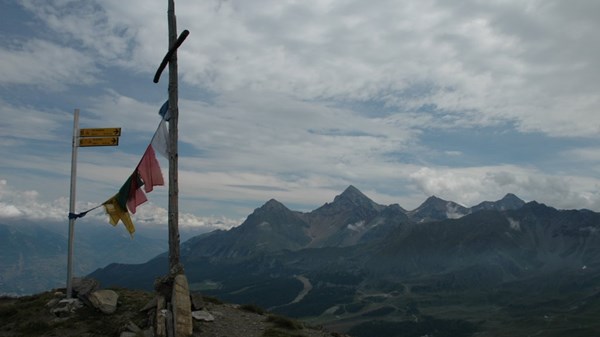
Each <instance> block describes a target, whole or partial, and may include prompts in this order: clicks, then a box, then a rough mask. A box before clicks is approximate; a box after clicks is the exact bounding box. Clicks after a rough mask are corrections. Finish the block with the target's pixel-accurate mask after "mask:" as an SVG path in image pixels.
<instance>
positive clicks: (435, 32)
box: [0, 0, 600, 225]
mask: <svg viewBox="0 0 600 337" xmlns="http://www.w3.org/2000/svg"><path fill="white" fill-rule="evenodd" d="M166 6H167V1H152V2H150V1H142V0H129V1H117V0H102V1H83V0H82V1H76V0H75V1H67V0H21V1H9V0H0V9H1V12H2V13H3V14H1V15H2V16H3V20H1V21H2V23H0V28H1V31H0V42H1V43H0V113H1V114H2V119H1V120H2V122H0V134H1V135H2V137H1V138H0V144H1V145H2V146H0V156H1V157H2V158H3V159H2V161H1V164H0V179H1V181H2V185H0V188H1V189H2V190H0V216H11V214H12V216H14V215H18V214H21V216H25V214H39V213H40V212H42V213H43V214H47V215H48V216H49V217H50V216H60V214H63V215H64V212H66V207H67V204H68V202H67V200H68V188H69V187H68V184H69V173H70V157H71V148H70V144H71V139H70V134H71V133H72V123H73V122H72V118H73V117H72V112H73V109H74V108H80V109H81V113H82V115H81V126H82V127H112V126H121V127H122V128H123V135H122V137H121V140H120V145H119V147H118V148H86V149H80V151H79V159H78V201H80V202H81V207H85V205H88V204H89V205H95V204H97V203H99V202H102V201H104V200H106V199H107V198H108V197H110V196H111V195H113V194H114V193H116V191H117V190H118V188H119V187H120V186H121V184H122V183H123V182H124V180H125V179H126V178H127V176H128V174H129V173H130V172H131V170H132V169H133V168H134V166H135V165H136V163H137V162H138V161H139V159H140V157H141V155H142V153H143V152H144V149H145V146H147V144H148V142H149V141H150V138H151V137H152V134H153V132H154V130H155V129H156V127H157V125H158V122H159V117H158V115H157V110H158V108H159V107H160V105H161V104H162V103H163V102H164V101H165V99H166V97H167V87H166V86H167V84H166V82H167V73H166V72H165V74H163V78H162V80H161V82H160V83H159V84H158V85H156V84H153V83H152V82H151V80H152V77H153V75H154V72H155V70H156V67H157V65H158V64H159V63H160V60H161V59H162V57H163V55H164V53H165V52H166V45H167V32H166V30H167V28H166ZM176 11H177V14H178V15H177V19H178V28H179V31H181V30H183V29H188V30H190V32H191V34H190V36H189V37H188V39H187V40H186V41H185V43H184V44H183V46H182V47H181V48H180V52H179V70H180V154H179V157H180V198H181V209H182V212H183V213H185V214H187V215H186V216H188V219H191V220H190V221H189V223H190V224H198V225H205V224H206V223H208V222H210V221H213V220H214V219H223V217H225V218H228V219H234V220H227V221H224V223H227V224H229V225H231V224H233V223H236V222H239V219H240V218H243V217H244V216H245V215H247V214H249V213H250V212H251V211H252V209H253V208H256V207H259V206H260V205H261V204H262V203H264V202H265V201H267V200H268V199H270V198H276V199H278V200H280V201H281V202H283V203H284V204H286V205H288V206H289V207H290V208H293V209H297V210H311V209H314V208H316V207H318V206H320V205H321V204H323V203H325V202H329V201H331V200H333V197H334V196H335V195H336V194H339V193H341V191H343V189H344V188H345V187H347V186H348V185H350V184H352V185H354V186H356V187H358V188H359V189H360V190H362V191H363V192H364V193H365V194H367V195H368V196H370V197H371V198H372V199H373V200H375V201H376V202H379V203H382V204H390V203H399V204H400V205H401V206H403V207H404V208H407V209H412V208H415V207H417V206H418V205H419V204H420V203H421V202H422V201H423V200H424V199H425V198H427V197H428V196H430V195H436V196H438V197H441V198H443V199H447V200H453V201H456V202H458V203H461V204H463V205H466V206H472V205H474V204H476V203H479V202H480V201H483V200H497V199H499V198H501V197H502V196H503V195H504V194H506V193H509V192H510V193H515V194H517V195H518V196H520V197H521V198H523V199H525V200H527V201H529V200H537V201H539V202H544V203H547V204H549V205H551V206H554V207H557V208H589V209H593V210H596V211H600V192H599V191H600V179H599V178H598V176H599V174H600V145H599V140H600V137H599V132H600V115H599V112H600V111H599V107H600V82H599V81H598V79H599V78H600V61H599V60H600V37H599V35H598V31H600V17H599V16H600V2H598V1H595V0H574V1H558V0H555V1H552V0H544V1H538V0H514V1H510V0H509V1H493V0H486V1H475V0H465V1H448V0H443V1H442V0H439V1H433V0H429V1H428V0H418V1H416V0H410V1H408V0H407V1H386V0H382V1H378V2H377V3H376V4H374V3H370V2H366V1H348V0H346V1H335V0H305V1H284V0H270V1H269V0H256V1H251V2H249V1H239V0H220V1H214V0H204V1H191V0H190V1H184V0H179V1H176ZM161 165H162V166H163V173H164V175H165V176H166V175H167V163H166V162H165V161H161ZM6 191H10V193H7V192H6ZM17 194H18V195H21V196H28V197H29V198H30V199H28V200H23V198H21V199H19V198H9V195H17ZM33 196H34V197H35V198H33ZM148 197H149V199H150V200H151V204H146V205H144V206H142V207H141V208H140V209H141V210H142V209H144V207H146V209H147V210H146V211H145V212H148V211H149V210H150V209H152V210H156V212H158V213H160V212H164V208H165V207H166V188H157V189H156V190H155V191H154V192H152V193H151V194H149V195H148ZM23 203H28V205H27V206H24V205H23ZM48 208H57V209H59V210H60V211H59V212H58V213H57V214H56V215H55V214H54V212H52V211H50V210H48ZM25 209H28V210H29V211H24V210H25ZM161 210H162V211H161ZM19 212H20V213H19ZM153 212H154V211H153ZM141 218H142V217H141V216H140V219H141ZM211 219H212V220H211ZM218 221H221V220H218Z"/></svg>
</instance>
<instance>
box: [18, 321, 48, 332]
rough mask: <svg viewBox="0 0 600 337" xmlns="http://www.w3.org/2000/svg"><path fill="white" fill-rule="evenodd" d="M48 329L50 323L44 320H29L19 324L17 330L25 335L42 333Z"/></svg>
mask: <svg viewBox="0 0 600 337" xmlns="http://www.w3.org/2000/svg"><path fill="white" fill-rule="evenodd" d="M48 330H50V324H48V322H44V321H30V322H27V323H25V324H23V325H21V326H19V331H20V332H21V333H23V334H25V335H26V336H29V335H33V334H35V335H37V334H42V333H44V332H46V331H48Z"/></svg>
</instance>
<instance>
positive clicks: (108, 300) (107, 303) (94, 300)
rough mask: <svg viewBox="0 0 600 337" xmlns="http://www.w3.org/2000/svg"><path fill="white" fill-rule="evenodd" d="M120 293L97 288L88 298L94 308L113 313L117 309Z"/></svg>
mask: <svg viewBox="0 0 600 337" xmlns="http://www.w3.org/2000/svg"><path fill="white" fill-rule="evenodd" d="M118 299H119V294H117V293H116V292H114V291H112V290H96V291H94V292H92V293H91V294H89V295H88V300H89V301H90V303H91V304H92V306H94V308H96V309H98V310H100V311H102V312H103V313H105V314H112V313H114V312H115V311H116V310H117V300H118Z"/></svg>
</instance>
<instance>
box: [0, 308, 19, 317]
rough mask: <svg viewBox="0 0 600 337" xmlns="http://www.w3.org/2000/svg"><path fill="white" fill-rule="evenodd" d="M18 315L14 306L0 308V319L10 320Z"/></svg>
mask: <svg viewBox="0 0 600 337" xmlns="http://www.w3.org/2000/svg"><path fill="white" fill-rule="evenodd" d="M17 313H18V311H17V308H15V306H14V305H9V306H6V307H3V308H0V318H10V317H12V316H14V315H16V314H17Z"/></svg>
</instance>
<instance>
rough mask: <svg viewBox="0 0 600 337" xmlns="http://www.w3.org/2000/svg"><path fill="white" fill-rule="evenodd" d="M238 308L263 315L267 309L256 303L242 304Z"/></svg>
mask: <svg viewBox="0 0 600 337" xmlns="http://www.w3.org/2000/svg"><path fill="white" fill-rule="evenodd" d="M240 309H242V310H244V311H248V312H253V313H255V314H259V315H264V314H265V313H266V312H267V311H266V310H265V309H263V308H261V307H259V306H258V305H256V304H242V305H241V306H240Z"/></svg>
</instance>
